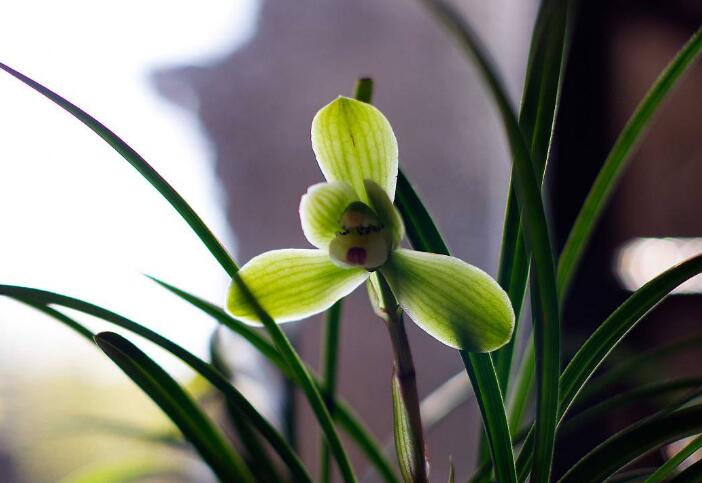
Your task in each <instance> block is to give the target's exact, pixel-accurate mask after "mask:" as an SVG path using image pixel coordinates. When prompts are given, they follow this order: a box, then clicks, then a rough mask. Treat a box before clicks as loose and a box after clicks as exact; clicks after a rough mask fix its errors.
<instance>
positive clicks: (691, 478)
mask: <svg viewBox="0 0 702 483" xmlns="http://www.w3.org/2000/svg"><path fill="white" fill-rule="evenodd" d="M700 481H702V460H699V461H696V462H695V463H693V464H692V465H690V466H689V467H688V468H686V469H685V470H683V471H682V472H680V474H679V475H677V476H676V477H674V478H671V480H670V483H699V482H700Z"/></svg>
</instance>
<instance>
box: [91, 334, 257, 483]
mask: <svg viewBox="0 0 702 483" xmlns="http://www.w3.org/2000/svg"><path fill="white" fill-rule="evenodd" d="M95 342H96V343H97V344H98V346H100V348H101V349H102V350H103V352H105V354H107V356H108V357H109V358H110V359H112V361H113V362H114V363H115V364H117V365H118V366H119V368H120V369H122V371H124V373H125V374H126V375H127V376H128V377H129V378H130V379H132V380H133V381H134V382H135V383H136V384H137V385H138V386H139V387H140V388H141V389H142V390H143V391H144V392H145V393H146V394H147V395H148V396H149V397H150V398H151V399H152V400H153V401H154V402H155V403H156V404H158V406H159V407H160V408H161V409H162V410H163V411H164V412H165V413H166V414H167V415H168V417H169V418H170V419H171V421H173V423H174V424H175V425H176V426H178V429H180V430H181V431H182V432H183V434H184V435H185V437H186V438H187V439H188V441H190V442H191V443H192V444H193V446H195V448H196V449H197V451H198V452H199V453H200V455H201V456H202V458H203V459H204V460H205V461H206V462H207V464H208V465H209V466H210V467H211V468H212V470H213V471H214V472H215V474H216V475H217V476H218V477H219V478H220V479H221V480H222V481H244V482H246V481H248V482H253V481H254V477H253V475H252V474H251V472H250V470H249V469H248V468H247V467H246V464H245V463H244V461H243V459H242V458H241V456H240V455H239V454H238V453H236V451H234V449H233V448H232V446H231V444H230V443H228V442H227V440H226V438H225V437H224V435H223V434H222V433H221V432H220V431H219V430H218V429H217V428H216V426H215V425H214V423H213V422H212V421H211V420H210V418H209V417H207V416H206V415H205V413H204V412H203V411H202V410H201V409H200V408H199V407H198V406H197V404H196V403H195V401H193V400H192V399H191V398H190V396H188V394H187V393H186V392H185V391H184V390H183V389H182V388H181V387H180V386H179V385H178V383H177V382H176V381H175V380H174V379H173V378H172V377H171V376H170V375H169V374H168V373H167V372H166V371H164V370H163V369H161V367H159V366H158V364H156V363H155V362H154V361H153V360H151V359H150V358H149V357H148V356H147V355H146V354H144V353H143V352H142V351H141V350H139V349H138V348H137V347H136V346H135V345H134V344H132V343H131V342H129V341H128V340H127V339H125V338H124V337H122V336H120V335H118V334H115V333H113V332H102V333H100V334H97V335H96V336H95Z"/></svg>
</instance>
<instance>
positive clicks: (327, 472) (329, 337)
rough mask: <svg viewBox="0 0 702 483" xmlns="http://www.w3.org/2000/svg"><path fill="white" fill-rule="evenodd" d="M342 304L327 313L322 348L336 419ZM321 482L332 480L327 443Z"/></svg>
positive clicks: (326, 392)
mask: <svg viewBox="0 0 702 483" xmlns="http://www.w3.org/2000/svg"><path fill="white" fill-rule="evenodd" d="M341 304H342V301H341V300H339V301H338V302H337V303H335V304H334V305H333V306H332V307H331V308H330V309H329V310H328V311H327V320H326V328H325V333H324V339H323V340H324V345H323V347H322V367H323V368H324V372H323V373H322V374H323V376H322V377H323V378H324V388H323V391H322V392H323V393H324V400H325V403H326V404H327V407H328V408H329V412H330V413H331V415H332V418H333V417H334V413H335V406H336V379H337V378H336V372H337V371H336V369H337V363H338V360H339V357H338V356H339V332H340V325H341ZM320 446H321V455H320V475H321V478H320V482H321V483H328V482H329V481H330V478H331V464H330V462H331V459H330V453H329V447H328V446H327V444H326V442H325V441H321V442H320Z"/></svg>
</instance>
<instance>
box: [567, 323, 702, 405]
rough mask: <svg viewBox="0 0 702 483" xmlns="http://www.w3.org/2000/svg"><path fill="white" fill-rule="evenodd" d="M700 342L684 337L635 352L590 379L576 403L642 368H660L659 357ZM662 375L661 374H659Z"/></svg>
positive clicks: (693, 346)
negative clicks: (633, 354)
mask: <svg viewBox="0 0 702 483" xmlns="http://www.w3.org/2000/svg"><path fill="white" fill-rule="evenodd" d="M701 344H702V337H700V336H697V337H684V338H682V339H680V340H677V341H675V342H672V343H670V344H665V345H662V346H660V347H655V348H653V349H651V350H648V351H645V352H642V353H637V354H636V355H635V356H632V357H629V358H628V359H626V360H624V361H622V362H620V363H618V364H616V365H614V366H613V367H611V368H610V369H608V370H607V372H605V373H604V374H602V375H601V376H599V377H597V378H594V379H592V380H590V381H589V382H588V384H587V386H585V387H584V388H583V390H582V391H581V393H580V395H579V396H578V404H585V403H586V402H587V401H588V400H589V399H590V398H592V397H594V396H595V395H597V394H599V393H600V391H602V390H604V389H605V388H607V387H609V386H611V385H613V384H615V383H616V382H617V381H620V380H622V379H624V378H625V377H626V376H628V375H630V374H632V373H636V374H639V375H640V374H641V372H642V370H647V369H649V368H651V369H654V368H660V367H661V359H664V358H666V357H669V356H676V355H678V354H681V353H682V352H683V351H686V350H690V349H693V350H695V349H698V348H699V347H700V345H701ZM661 375H662V374H661Z"/></svg>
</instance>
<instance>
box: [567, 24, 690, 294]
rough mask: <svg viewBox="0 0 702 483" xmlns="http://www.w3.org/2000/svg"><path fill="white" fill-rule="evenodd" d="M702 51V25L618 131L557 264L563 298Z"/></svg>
mask: <svg viewBox="0 0 702 483" xmlns="http://www.w3.org/2000/svg"><path fill="white" fill-rule="evenodd" d="M700 52H702V28H700V29H699V30H697V31H696V32H695V33H694V34H693V35H692V37H691V38H690V40H688V42H687V43H686V44H685V45H684V46H683V47H682V49H680V51H679V52H678V53H677V55H676V56H675V58H674V59H673V60H672V61H671V62H670V64H668V66H667V67H666V68H665V70H664V71H663V72H662V73H661V75H660V76H659V77H658V79H657V80H656V81H655V83H654V84H653V86H651V88H650V89H649V91H648V92H647V93H646V95H645V96H644V98H643V99H642V100H641V102H640V103H639V105H638V106H637V107H636V110H635V111H634V113H633V114H632V116H631V117H630V118H629V120H628V121H627V124H626V126H624V129H623V130H622V132H621V133H620V134H619V137H618V138H617V140H616V142H615V143H614V146H613V147H612V150H611V151H610V153H609V155H608V156H607V159H606V160H605V162H604V165H603V166H602V169H601V170H600V172H599V174H598V175H597V178H596V179H595V182H594V184H593V185H592V188H591V189H590V192H589V193H588V195H587V198H586V199H585V202H584V203H583V206H582V208H581V209H580V212H579V213H578V216H577V217H576V219H575V222H574V224H573V227H572V228H571V230H570V234H569V235H568V239H567V241H566V244H565V246H564V247H563V251H562V253H561V256H560V260H559V263H558V280H557V283H558V293H559V294H560V296H561V297H564V296H565V295H566V293H567V291H568V288H569V286H570V283H571V281H572V278H573V275H574V274H575V271H576V269H577V267H578V264H579V262H580V259H581V258H582V255H583V253H584V251H585V248H586V247H587V245H588V242H589V240H590V237H591V235H592V232H593V230H594V228H595V226H596V225H597V222H598V221H599V219H600V217H601V216H602V213H603V211H604V208H605V206H606V205H607V202H608V201H609V199H610V197H611V195H612V192H613V191H614V188H615V186H616V185H617V181H618V180H619V179H620V178H621V175H622V173H623V172H624V170H625V169H626V166H627V162H628V161H629V159H630V158H631V156H632V154H633V153H634V152H635V150H636V148H637V147H638V145H639V142H640V141H641V138H642V137H643V135H644V133H645V132H646V128H647V127H648V126H649V125H650V123H651V119H652V118H653V116H654V114H655V113H656V112H657V111H658V109H659V108H660V107H661V105H662V104H663V101H664V100H665V99H666V98H667V96H668V95H669V94H670V92H671V91H672V90H673V87H675V86H676V85H677V83H678V81H679V80H680V79H681V78H682V76H683V74H685V73H686V72H687V71H688V70H689V68H690V66H691V65H692V64H693V63H694V61H695V60H696V59H697V58H698V57H699V55H700Z"/></svg>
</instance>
